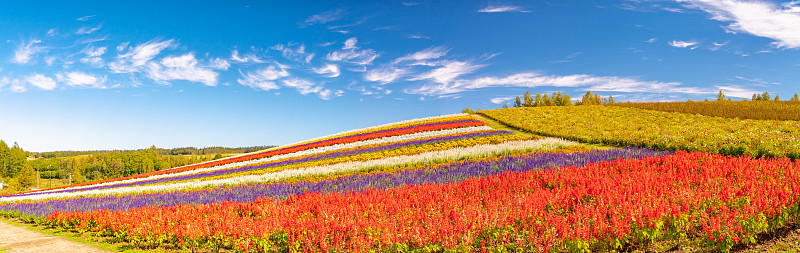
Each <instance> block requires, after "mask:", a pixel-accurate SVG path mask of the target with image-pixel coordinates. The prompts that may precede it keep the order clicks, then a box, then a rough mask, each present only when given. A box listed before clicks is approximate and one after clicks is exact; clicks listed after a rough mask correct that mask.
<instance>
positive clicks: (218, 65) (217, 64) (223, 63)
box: [208, 58, 231, 70]
mask: <svg viewBox="0 0 800 253" xmlns="http://www.w3.org/2000/svg"><path fill="white" fill-rule="evenodd" d="M208 67H209V68H212V69H219V70H228V68H230V67H231V63H230V62H228V60H225V59H221V58H215V59H213V60H211V61H210V62H209V63H208Z"/></svg>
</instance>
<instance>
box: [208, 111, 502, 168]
mask: <svg viewBox="0 0 800 253" xmlns="http://www.w3.org/2000/svg"><path fill="white" fill-rule="evenodd" d="M503 109H508V103H503ZM218 155H219V154H218Z"/></svg>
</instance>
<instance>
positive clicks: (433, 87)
mask: <svg viewBox="0 0 800 253" xmlns="http://www.w3.org/2000/svg"><path fill="white" fill-rule="evenodd" d="M288 2H289V3H274V2H269V1H135V2H121V1H112V2H108V1H81V2H80V3H74V2H63V1H36V2H31V1H23V2H18V3H12V2H3V3H0V43H2V44H3V46H0V139H2V140H5V141H6V142H9V143H13V142H15V141H16V142H18V143H19V144H20V146H22V147H23V148H24V149H26V150H29V151H52V150H94V149H138V148H146V147H149V146H150V145H156V146H158V147H164V148H171V147H181V146H197V147H205V146H251V145H281V144H288V143H291V142H296V141H300V140H304V139H308V138H313V137H317V136H322V135H328V134H332V133H336V132H340V131H345V130H350V129H354V128H361V127H367V126H372V125H377V124H383V123H388V122H394V121H400V120H406V119H412V118H418V117H427V116H434V115H441V114H449V113H455V112H459V111H460V110H461V109H463V108H464V107H471V108H477V107H482V108H483V109H494V108H500V107H501V106H502V104H503V103H504V102H511V100H512V99H513V98H514V97H515V96H520V95H521V94H522V93H524V92H525V91H530V92H531V93H552V92H554V91H562V92H566V93H569V94H571V95H572V96H573V97H580V96H581V95H582V94H583V93H585V92H586V91H587V90H593V91H596V92H597V93H598V94H601V95H603V96H608V95H613V96H614V97H615V99H616V100H617V101H667V100H686V99H694V100H702V99H706V98H714V97H715V96H716V93H717V92H718V91H719V90H723V91H725V92H726V93H727V94H728V96H733V97H739V98H749V97H750V96H751V95H752V94H753V93H756V92H757V93H762V92H764V91H768V92H770V93H771V94H773V95H774V94H779V95H780V96H781V97H782V98H784V99H788V98H790V97H791V95H793V94H794V93H795V92H800V81H798V80H800V74H798V73H800V53H798V49H800V25H798V24H800V2H790V1H750V0H747V1H745V0H741V1H734V0H678V1H657V0H619V1H374V2H366V1H288Z"/></svg>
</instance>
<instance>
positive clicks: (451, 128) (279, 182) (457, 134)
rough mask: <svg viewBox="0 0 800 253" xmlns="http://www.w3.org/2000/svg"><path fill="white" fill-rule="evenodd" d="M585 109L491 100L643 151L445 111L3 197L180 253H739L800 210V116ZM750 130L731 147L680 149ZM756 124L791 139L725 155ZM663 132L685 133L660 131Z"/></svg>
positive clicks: (26, 212)
mask: <svg viewBox="0 0 800 253" xmlns="http://www.w3.org/2000/svg"><path fill="white" fill-rule="evenodd" d="M582 107H583V108H575V107H538V108H520V109H508V110H492V111H483V112H482V113H483V114H484V115H486V116H488V117H491V118H493V119H495V120H499V121H502V122H506V123H507V124H509V125H512V126H516V127H518V128H523V129H526V130H529V131H531V132H535V133H539V134H542V135H546V136H556V137H562V138H566V139H572V140H577V141H582V142H591V143H610V144H616V145H619V146H639V147H624V148H596V147H597V146H594V148H590V147H589V146H585V145H582V144H580V143H577V142H573V141H567V140H563V139H557V138H553V137H538V138H534V139H524V138H522V137H519V136H518V135H515V134H513V132H511V131H505V130H499V129H494V128H492V127H489V126H488V125H487V124H486V123H484V122H482V121H479V120H477V119H475V118H473V117H472V116H470V115H467V114H456V115H445V116H439V117H432V118H424V119H417V120H409V121H403V122H397V123H392V124H387V125H382V126H376V127H371V128H365V129H359V130H354V131H348V132H343V133H338V134H334V135H331V136H326V137H321V138H318V139H314V140H309V141H304V142H300V143H295V144H291V145H286V146H281V147H276V148H272V149H268V150H264V151H259V152H255V153H250V154H245V155H241V156H236V157H230V158H226V159H221V160H216V161H211V162H206V163H200V164H194V165H189V166H184V167H178V168H174V169H169V170H162V171H156V172H152V173H145V174H140V175H133V176H129V177H123V178H117V179H110V180H103V181H96V182H89V183H85V184H80V185H71V186H66V187H59V188H53V189H44V190H40V191H30V192H22V193H19V194H14V195H7V196H1V197H0V216H5V217H11V218H16V219H19V220H22V221H25V222H30V223H36V224H39V225H41V226H48V227H50V228H54V229H64V230H69V231H74V232H76V233H88V234H92V235H94V236H98V237H108V238H113V239H114V240H118V241H122V242H126V243H129V244H130V245H133V246H135V247H137V248H140V249H145V250H160V251H178V252H181V251H192V252H196V251H203V252H205V251H213V252H216V251H220V250H223V251H235V252H476V251H481V252H483V251H491V252H563V251H568V252H598V251H601V252H602V251H628V250H631V249H647V248H648V247H650V246H651V245H653V244H654V243H657V242H664V241H668V242H675V243H678V244H680V243H684V244H686V243H688V242H692V243H693V244H692V246H696V247H700V248H706V249H710V250H719V251H723V252H727V251H729V250H730V249H732V248H733V247H734V246H736V245H752V244H756V243H758V241H757V238H758V235H759V234H762V233H769V232H771V231H775V230H777V229H780V228H782V227H784V226H785V225H786V224H789V223H792V222H796V221H797V218H798V217H799V216H798V215H800V204H798V203H800V202H798V200H800V160H795V161H793V160H792V159H790V158H787V157H783V156H788V157H796V155H797V152H796V151H797V149H791V147H793V146H792V145H797V144H796V143H797V140H796V137H794V136H796V135H798V134H800V133H795V132H793V131H797V130H796V129H797V128H794V129H792V128H791V127H800V126H795V125H791V124H792V122H780V121H763V122H766V123H763V124H755V125H752V126H749V127H750V128H748V127H746V126H747V125H750V124H754V123H753V121H740V120H738V121H737V120H733V119H723V118H717V117H705V116H698V115H682V114H676V113H665V112H656V111H647V110H641V109H632V108H624V107H600V106H598V107H594V106H582ZM609 113H611V114H620V115H619V116H614V115H610V116H609V115H606V114H609ZM596 117H601V118H596ZM602 117H608V118H610V119H608V120H606V119H604V118H602ZM615 117H618V118H615ZM639 117H641V119H640V118H639ZM665 117H668V119H662V118H665ZM622 118H625V119H627V121H626V122H619V121H621V119H622ZM589 119H592V120H591V121H590V122H589V121H587V120H589ZM657 120H658V121H657ZM649 121H655V122H649ZM670 122H671V123H670ZM755 122H759V121H755ZM670 124H671V125H670ZM725 124H728V126H725ZM736 124H739V125H736ZM700 127H704V128H702V129H704V131H706V132H704V133H703V134H696V133H691V132H687V131H697V129H700ZM715 127H723V129H722V130H717V129H716V128H715ZM684 128H686V129H688V130H685V131H684V130H681V131H678V129H684ZM737 128H738V129H739V130H740V131H743V132H742V133H741V134H740V133H739V132H736V133H735V134H734V135H733V137H730V138H731V139H724V141H723V140H718V141H717V142H716V145H717V147H714V148H712V147H707V146H702V145H701V146H697V147H695V148H692V147H694V146H680V145H690V144H687V143H696V142H698V141H699V142H700V143H705V142H706V141H708V143H711V142H710V141H711V140H707V139H711V138H721V137H719V135H716V134H718V132H719V131H722V132H724V131H728V129H737ZM632 129H636V131H641V132H642V133H638V132H634V130H632ZM776 129H777V131H778V132H780V133H777V132H775V131H776ZM659 131H660V132H659ZM747 131H752V132H753V133H760V134H762V135H764V136H770V137H773V136H782V135H780V134H784V135H786V136H789V137H787V139H785V140H777V141H772V142H766V143H769V145H767V144H765V142H759V144H753V142H749V143H747V145H744V146H743V147H747V148H748V149H747V150H751V149H755V150H760V149H764V150H768V152H765V153H763V154H751V153H745V152H742V154H751V155H757V156H725V155H722V154H729V153H726V152H723V151H726V150H729V149H728V148H727V147H725V148H721V147H722V146H724V145H723V144H726V143H728V142H730V141H733V140H739V139H742V140H744V138H745V137H747V136H748V135H747V133H751V132H747ZM759 131H761V132H759ZM787 131H788V132H787ZM720 133H721V132H720ZM664 134H670V135H676V136H680V137H675V138H667V140H668V141H665V142H659V140H661V138H663V137H664V136H662V135H664ZM682 134H683V135H685V136H686V137H683V136H682ZM770 134H771V135H770ZM793 134H794V135H793ZM659 136H660V137H659ZM724 136H727V135H724ZM737 136H744V137H737ZM691 138H694V139H691ZM703 138H705V139H703ZM736 138H739V139H736ZM753 138H755V137H753ZM758 140H763V139H758ZM726 141H727V142H726ZM669 145H672V146H669ZM748 145H751V146H752V147H751V146H748ZM759 145H760V146H759ZM698 147H699V148H698ZM737 147H739V146H737ZM767 148H769V149H767ZM657 150H668V151H657ZM671 150H681V151H677V152H676V151H671ZM682 150H690V151H689V152H687V151H682ZM701 151H702V152H701ZM792 152H794V153H792ZM720 153H722V154H720ZM754 157H761V158H754Z"/></svg>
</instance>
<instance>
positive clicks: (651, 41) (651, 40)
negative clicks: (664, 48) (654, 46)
mask: <svg viewBox="0 0 800 253" xmlns="http://www.w3.org/2000/svg"><path fill="white" fill-rule="evenodd" d="M656 40H658V39H656V38H650V39H649V40H646V41H644V42H647V43H653V42H656Z"/></svg>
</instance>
